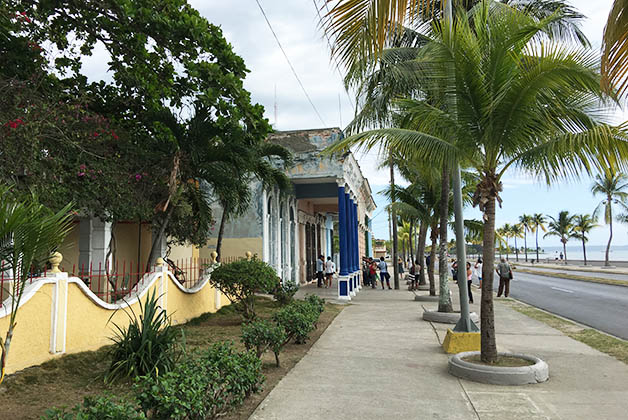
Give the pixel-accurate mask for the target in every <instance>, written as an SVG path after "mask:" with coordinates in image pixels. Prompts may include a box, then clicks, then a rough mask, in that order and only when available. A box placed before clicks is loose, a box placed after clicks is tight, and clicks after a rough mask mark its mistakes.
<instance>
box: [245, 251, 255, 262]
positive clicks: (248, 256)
mask: <svg viewBox="0 0 628 420" xmlns="http://www.w3.org/2000/svg"><path fill="white" fill-rule="evenodd" d="M245 255H246V259H247V260H250V259H251V257H252V256H253V253H252V252H251V251H246V253H245Z"/></svg>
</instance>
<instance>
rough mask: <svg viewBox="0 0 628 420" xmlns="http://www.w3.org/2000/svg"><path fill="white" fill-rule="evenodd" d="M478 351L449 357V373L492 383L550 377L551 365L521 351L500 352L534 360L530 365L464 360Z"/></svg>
mask: <svg viewBox="0 0 628 420" xmlns="http://www.w3.org/2000/svg"><path fill="white" fill-rule="evenodd" d="M478 354H480V352H478V351H468V352H463V353H458V354H455V355H454V356H453V357H451V358H450V359H449V363H448V365H449V373H451V374H452V375H454V376H457V377H459V378H462V379H467V380H470V381H473V382H480V383H484V384H492V385H527V384H538V383H542V382H545V381H547V380H548V379H549V366H548V365H547V363H545V362H544V361H543V360H541V359H539V358H538V357H535V356H531V355H527V354H519V353H498V355H500V356H512V357H517V358H520V359H524V360H529V361H531V362H534V364H533V365H530V366H520V367H498V366H485V365H480V364H477V363H470V362H466V361H464V360H462V358H463V357H467V356H473V355H478Z"/></svg>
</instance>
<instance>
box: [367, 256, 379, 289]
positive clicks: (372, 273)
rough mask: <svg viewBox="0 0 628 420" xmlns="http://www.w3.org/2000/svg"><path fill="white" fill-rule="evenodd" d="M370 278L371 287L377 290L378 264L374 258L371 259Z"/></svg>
mask: <svg viewBox="0 0 628 420" xmlns="http://www.w3.org/2000/svg"><path fill="white" fill-rule="evenodd" d="M369 276H370V281H371V287H372V288H373V289H375V283H377V263H376V262H375V260H374V259H373V258H369Z"/></svg>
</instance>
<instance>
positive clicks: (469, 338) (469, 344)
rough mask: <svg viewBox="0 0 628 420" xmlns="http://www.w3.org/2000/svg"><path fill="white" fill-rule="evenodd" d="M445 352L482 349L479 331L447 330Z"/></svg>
mask: <svg viewBox="0 0 628 420" xmlns="http://www.w3.org/2000/svg"><path fill="white" fill-rule="evenodd" d="M443 350H445V353H449V354H455V353H461V352H463V351H480V333H479V332H454V331H452V330H447V335H446V336H445V341H443Z"/></svg>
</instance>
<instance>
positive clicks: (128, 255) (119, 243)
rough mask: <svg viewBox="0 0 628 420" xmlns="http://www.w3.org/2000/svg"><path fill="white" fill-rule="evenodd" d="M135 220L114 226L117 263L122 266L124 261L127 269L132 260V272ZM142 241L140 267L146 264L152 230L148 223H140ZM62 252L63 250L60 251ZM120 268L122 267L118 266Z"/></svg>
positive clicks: (134, 255)
mask: <svg viewBox="0 0 628 420" xmlns="http://www.w3.org/2000/svg"><path fill="white" fill-rule="evenodd" d="M137 225H138V224H137V222H132V223H127V222H119V223H116V225H115V227H114V231H113V233H114V235H115V239H116V256H115V259H116V261H117V262H118V265H119V266H120V267H122V262H123V261H126V267H127V269H128V267H129V264H130V262H131V261H132V262H133V272H136V271H137V269H136V267H137V246H138V238H139V232H138V228H137ZM141 239H142V242H141V243H140V244H139V245H140V264H142V267H144V266H145V265H146V261H147V260H148V255H149V254H150V247H151V241H152V231H151V225H150V223H142V238H141ZM62 254H63V252H62ZM64 258H65V257H64ZM120 270H122V268H120Z"/></svg>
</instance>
